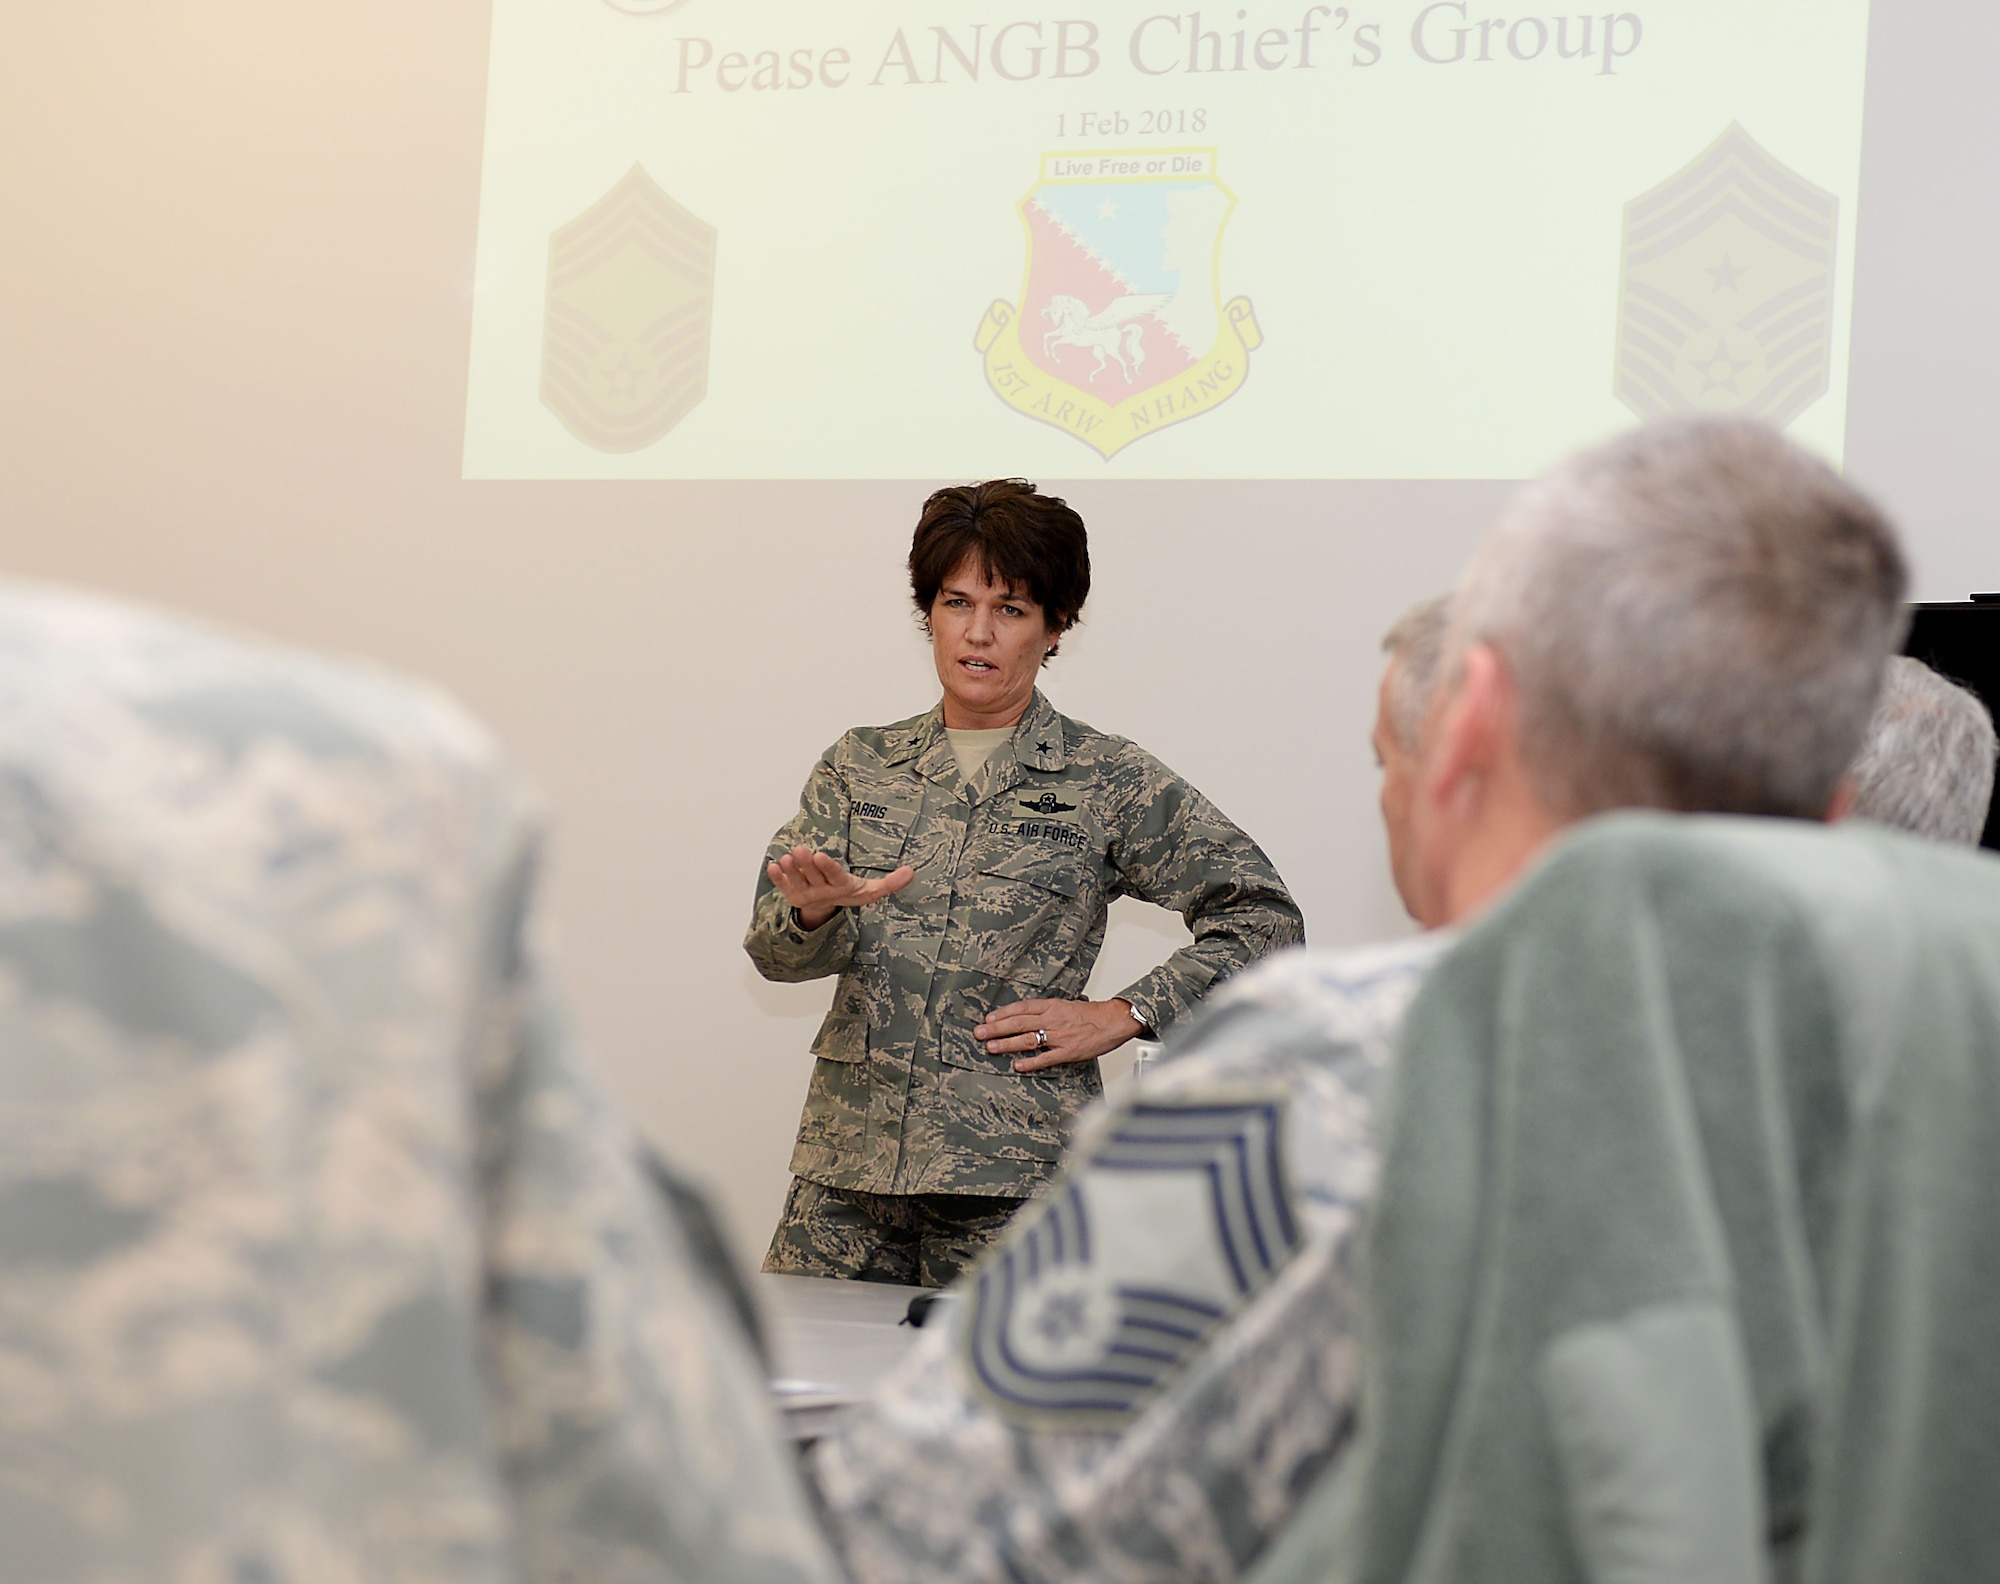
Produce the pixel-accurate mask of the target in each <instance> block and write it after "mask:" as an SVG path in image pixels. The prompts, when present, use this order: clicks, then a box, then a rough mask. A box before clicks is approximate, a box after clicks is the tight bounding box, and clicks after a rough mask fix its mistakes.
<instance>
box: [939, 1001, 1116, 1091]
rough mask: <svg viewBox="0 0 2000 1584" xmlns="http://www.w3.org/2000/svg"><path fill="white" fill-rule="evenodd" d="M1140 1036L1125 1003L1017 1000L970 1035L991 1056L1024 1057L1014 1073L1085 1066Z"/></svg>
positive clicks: (992, 1015) (997, 1011) (993, 1015)
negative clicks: (1012, 1053)
mask: <svg viewBox="0 0 2000 1584" xmlns="http://www.w3.org/2000/svg"><path fill="white" fill-rule="evenodd" d="M1140 1032H1142V1028H1141V1025H1140V1023H1139V1020H1138V1019H1137V1018H1136V1017H1134V1016H1133V1015H1132V1003H1131V1002H1129V1001H1015V1002H1013V1003H1011V1004H1009V1005H1007V1006H1004V1007H999V1008H997V1009H996V1010H994V1011H992V1012H989V1013H987V1014H986V1021H985V1022H984V1023H982V1024H980V1025H979V1027H978V1028H976V1029H974V1030H973V1031H972V1037H973V1038H974V1039H976V1040H980V1041H983V1042H984V1043H985V1046H986V1049H987V1050H988V1051H989V1052H990V1053H991V1054H992V1055H995V1056H1004V1055H1005V1054H1006V1053H1007V1052H1009V1051H1021V1052H1023V1053H1024V1054H1023V1055H1022V1057H1021V1059H1020V1060H1019V1061H1017V1062H1015V1063H1014V1071H1016V1072H1017V1073H1031V1072H1039V1071H1040V1070H1041V1069H1042V1068H1044V1067H1059V1066H1061V1065H1062V1064H1063V1063H1064V1062H1080V1061H1089V1060H1090V1059H1091V1057H1093V1056H1102V1055H1103V1054H1104V1053H1105V1052H1106V1051H1114V1050H1116V1049H1117V1048H1118V1047H1119V1046H1120V1045H1123V1044H1124V1043H1125V1042H1126V1041H1127V1040H1128V1039H1130V1038H1132V1036H1133V1035H1135V1034H1138V1033H1140Z"/></svg>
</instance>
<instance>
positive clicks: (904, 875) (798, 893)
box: [764, 847, 917, 930]
mask: <svg viewBox="0 0 2000 1584" xmlns="http://www.w3.org/2000/svg"><path fill="white" fill-rule="evenodd" d="M764 872H765V873H766V874H768V875H769V876H770V877H771V884H772V885H774V886H776V887H777V888H778V889H779V890H780V891H782V892H783V893H784V895H785V900H786V901H787V902H789V903H791V905H792V906H793V907H795V908H797V909H798V912H799V922H800V923H801V924H803V925H804V926H805V927H806V928H807V929H809V930H816V929H818V928H819V927H820V925H822V924H824V923H825V922H826V921H827V920H828V919H830V918H832V917H833V915H834V913H835V912H836V911H837V910H838V909H840V908H844V907H866V906H867V905H868V904H869V903H870V902H879V901H881V900H882V898H883V897H885V896H892V895H894V894H895V893H896V892H898V891H900V890H902V889H903V887H904V886H906V885H908V884H909V883H910V882H911V881H912V880H914V879H916V877H917V871H916V870H914V869H912V868H911V867H910V866H909V865H908V864H904V865H903V867H902V868H900V869H898V870H896V871H894V872H893V873H891V874H885V875H883V876H882V877H881V878H880V879H879V880H863V879H862V878H861V877H860V876H859V875H857V874H853V873H850V872H849V871H848V870H846V869H844V868H842V867H841V865H840V863H839V862H838V860H836V859H833V858H829V857H828V856H827V855H826V854H825V853H821V852H814V851H813V850H812V849H811V848H810V847H794V848H793V849H792V850H791V851H790V852H788V853H786V854H785V856H784V857H782V858H780V859H779V860H778V861H777V862H776V863H773V864H766V865H765V866H764Z"/></svg>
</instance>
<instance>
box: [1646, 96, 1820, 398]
mask: <svg viewBox="0 0 2000 1584" xmlns="http://www.w3.org/2000/svg"><path fill="white" fill-rule="evenodd" d="M1839 221H1840V205H1839V201H1838V200H1837V199H1836V198H1835V197H1834V196H1833V195H1832V194H1831V193H1827V192H1822V191H1821V190H1820V189H1819V188H1817V187H1815V186H1813V185H1812V183H1810V182H1808V181H1807V180H1805V178H1804V177H1802V176H1800V175H1798V174H1797V173H1796V172H1795V171H1790V170H1787V169H1786V168H1785V167H1784V166H1783V165H1781V164H1779V163H1778V162H1777V160H1775V159H1773V158H1772V157H1771V155H1770V154H1769V153H1767V152H1766V151H1765V150H1764V149H1763V148H1761V147H1759V146H1758V144H1757V143H1756V141H1755V140H1754V139H1753V138H1752V137H1751V136H1750V134H1749V133H1747V132H1745V131H1744V130H1743V128H1742V127H1740V126H1737V125H1734V124H1732V125H1731V126H1730V127H1729V129H1728V130H1727V131H1726V132H1724V133H1723V134H1722V136H1721V137H1719V138H1717V139H1716V140H1715V142H1714V143H1712V144H1711V145H1710V146H1709V147H1708V148H1707V149H1706V150H1705V151H1704V152H1703V153H1702V154H1701V155H1700V156H1699V157H1698V158H1697V159H1696V160H1695V161H1694V163H1693V164H1691V165H1689V166H1688V167H1687V168H1686V169H1685V170H1683V171H1681V172H1680V173H1679V174H1678V175H1676V176H1673V177H1671V178H1670V179H1669V180H1667V181H1666V182H1664V183H1662V184H1661V185H1660V186H1658V187H1655V188H1654V189H1653V190H1652V191H1651V192H1649V193H1646V194H1644V195H1643V196H1641V197H1638V198H1635V199H1633V200H1632V202H1631V203H1630V204H1628V205H1627V206H1626V209H1625V247H1624V279H1623V282H1622V287H1621V290H1620V293H1619V304H1618V354H1617V366H1616V372H1615V375H1614V384H1613V389H1614V390H1615V392H1616V394H1617V396H1618V399H1619V400H1620V401H1622V402H1624V404H1625V405H1626V406H1627V407H1630V408H1631V409H1632V410H1633V411H1634V412H1635V413H1637V414H1638V415H1639V416H1640V417H1641V418H1658V417H1662V416H1665V415H1667V414H1670V413H1686V412H1712V413H1736V414H1741V415H1743V416H1745V417H1751V418H1762V419H1764V420H1766V421H1767V422H1769V423H1773V424H1776V425H1778V426H1779V427H1783V426H1784V425H1786V424H1788V423H1790V422H1791V421H1792V420H1793V419H1794V418H1796V417H1798V416H1799V414H1800V413H1802V412H1804V411H1805V410H1806V409H1807V408H1808V407H1810V406H1812V404H1813V403H1814V402H1816V401H1817V400H1819V398H1820V397H1821V396H1823V395H1824V394H1825V393H1826V389H1827V380H1828V374H1829V370H1830V368H1831V366H1832V361H1833V273H1834V251H1835V247H1836V244H1837V242H1838V239H1839V234H1840V225H1839Z"/></svg>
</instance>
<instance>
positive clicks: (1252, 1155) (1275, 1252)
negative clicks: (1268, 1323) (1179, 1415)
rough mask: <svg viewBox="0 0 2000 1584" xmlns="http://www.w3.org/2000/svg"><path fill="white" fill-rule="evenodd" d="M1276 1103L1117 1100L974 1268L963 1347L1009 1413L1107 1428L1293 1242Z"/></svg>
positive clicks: (1234, 1098)
mask: <svg viewBox="0 0 2000 1584" xmlns="http://www.w3.org/2000/svg"><path fill="white" fill-rule="evenodd" d="M1284 1104H1285V1102H1284V1099H1283V1097H1282V1096H1281V1095H1280V1094H1278V1093H1276V1092H1274V1091H1264V1092H1258V1093H1254V1094H1247V1093H1244V1092H1242V1091H1236V1092H1234V1093H1232V1094H1231V1095H1230V1096H1229V1097H1228V1098H1226V1099H1217V1098H1205V1099H1195V1098H1186V1099H1152V1100H1141V1101H1137V1102H1135V1103H1133V1104H1132V1105H1131V1106H1129V1107H1128V1108H1127V1109H1126V1110H1125V1111H1124V1112H1123V1114H1121V1115H1120V1116H1118V1117H1117V1118H1115V1119H1114V1120H1113V1121H1111V1122H1110V1123H1109V1124H1108V1125H1107V1126H1106V1127H1104V1128H1103V1129H1101V1130H1100V1131H1098V1132H1097V1133H1096V1134H1095V1135H1094V1136H1093V1137H1091V1139H1090V1140H1089V1142H1088V1143H1087V1144H1085V1145H1084V1146H1083V1148H1082V1149H1081V1151H1080V1152H1079V1154H1078V1155H1077V1156H1076V1157H1073V1158H1072V1161H1071V1163H1070V1166H1069V1168H1068V1170H1067V1171H1066V1172H1065V1174H1064V1175H1063V1177H1062V1178H1061V1179H1060V1180H1059V1181H1058V1182H1057V1183H1056V1184H1055V1186H1054V1187H1053V1188H1052V1189H1051V1190H1050V1192H1049V1193H1048V1194H1047V1195H1046V1196H1045V1197H1044V1198H1043V1199H1042V1200H1041V1201H1040V1202H1038V1203H1037V1204H1035V1205H1032V1206H1030V1207H1029V1208H1028V1210H1027V1211H1026V1212H1025V1213H1024V1214H1023V1215H1022V1217H1021V1218H1020V1219H1019V1220H1017V1221H1016V1222H1015V1224H1014V1225H1013V1226H1012V1227H1010V1228H1009V1229H1008V1232H1007V1235H1006V1236H1005V1237H1004V1238H1003V1239H1002V1240H1001V1242H1000V1243H999V1244H998V1245H997V1246H996V1247H995V1248H994V1249H993V1250H992V1252H990V1253H989V1254H988V1255H987V1256H986V1257H985V1258H984V1259H982V1260H981V1261H980V1263H979V1265H978V1266H977V1268H976V1269H975V1271H974V1272H973V1275H972V1278H971V1280H970V1282H969V1283H968V1284H967V1285H968V1286H969V1287H970V1289H971V1290H970V1292H969V1294H968V1298H969V1302H968V1303H967V1306H966V1311H965V1313H964V1315H963V1316H962V1317H961V1320H960V1324H959V1332H958V1335H959V1340H960V1345H961V1346H962V1347H963V1348H964V1349H965V1351H966V1355H967V1362H968V1364H969V1366H970V1369H971V1373H972V1377H973V1379H974V1380H975V1381H976V1382H977V1383H978V1386H979V1389H980V1390H981V1391H982V1392H983V1393H984V1394H985V1395H986V1396H988V1397H989V1398H990V1399H991V1400H992V1401H993V1402H994V1403H995V1404H996V1405H997V1406H999V1407H1000V1409H1001V1410H1002V1411H1003V1412H1005V1413H1006V1414H1007V1415H1008V1416H1009V1417H1010V1418H1014V1419H1016V1420H1022V1421H1028V1422H1032V1423H1036V1424H1041V1425H1046V1426H1050V1427H1057V1428H1065V1427H1066V1428H1072V1429H1086V1428H1093V1427H1097V1428H1116V1427H1117V1426H1118V1425H1120V1424H1121V1423H1123V1422H1124V1421H1126V1420H1128V1419H1129V1418H1130V1417H1131V1416H1132V1415H1134V1414H1135V1413H1137V1412H1138V1411H1139V1409H1140V1408H1141V1407H1142V1406H1143V1405H1144V1403H1145V1401H1146V1400H1147V1398H1148V1397H1149V1396H1151V1395H1152V1394H1153V1393H1154V1392H1155V1391H1156V1390H1157V1389H1158V1388H1159V1387H1160V1386H1161V1384H1162V1383H1163V1382H1165V1381H1166V1380H1167V1378H1168V1377H1169V1376H1171V1375H1173V1374H1174V1373H1175V1372H1176V1371H1177V1370H1178V1369H1179V1368H1180V1367H1181V1366H1182V1365H1184V1364H1185V1363H1186V1362H1187V1361H1188V1360H1189V1359H1191V1358H1192V1357H1193V1356H1194V1355H1195V1354H1196V1353H1197V1352H1198V1351H1199V1350H1200V1348H1201V1346H1202V1344H1203V1343H1204V1342H1205V1341H1206V1340H1207V1339H1208V1338H1209V1337H1210V1336H1211V1335H1212V1334H1213V1333H1214V1332H1215V1331H1216V1330H1217V1329H1218V1328H1220V1327H1221V1326H1223V1325H1225V1324H1227V1323H1228V1321H1229V1320H1230V1318H1231V1317H1232V1316H1234V1315H1235V1314H1236V1313H1237V1312H1238V1311H1240V1310H1241V1309H1242V1308H1243V1306H1244V1304H1246V1303H1247V1302H1248V1301H1249V1300H1250V1298H1251V1297H1252V1296H1253V1295H1254V1294H1255V1293H1256V1292H1257V1291H1258V1290H1259V1289H1260V1288H1262V1287H1263V1286H1264V1285H1265V1283H1266V1282H1268V1281H1269V1280H1270V1279H1271V1277H1272V1276H1273V1275H1275V1274H1276V1273H1277V1271H1278V1270H1280V1269H1281V1268H1282V1267H1283V1266H1284V1264H1285V1263H1286V1261H1287V1260H1289V1259H1290V1258H1291V1257H1292V1255H1293V1253H1294V1252H1295V1251H1296V1250H1297V1248H1298V1246H1299V1231H1298V1222H1297V1219H1296V1217H1295V1216H1294V1215H1293V1212H1292V1204H1291V1191H1290V1186H1289V1184H1288V1182H1287V1180H1286V1175H1285V1168H1284V1160H1283V1154H1282V1141H1281V1133H1282V1122H1283V1116H1284Z"/></svg>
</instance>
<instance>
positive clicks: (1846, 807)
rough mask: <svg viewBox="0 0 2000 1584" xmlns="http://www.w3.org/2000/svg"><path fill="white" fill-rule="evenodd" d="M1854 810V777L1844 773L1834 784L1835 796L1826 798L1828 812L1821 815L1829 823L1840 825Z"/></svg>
mask: <svg viewBox="0 0 2000 1584" xmlns="http://www.w3.org/2000/svg"><path fill="white" fill-rule="evenodd" d="M1853 812H1854V777H1853V776H1851V775H1844V776H1842V777H1841V778H1840V779H1839V780H1838V781H1836V782H1834V784H1833V796H1832V797H1830V798H1828V799H1827V800H1826V812H1825V813H1824V814H1822V815H1821V816H1820V818H1822V819H1823V820H1825V821H1826V822H1827V824H1829V825H1838V824H1839V823H1840V822H1841V821H1842V820H1844V819H1846V818H1847V816H1848V815H1850V814H1852V813H1853Z"/></svg>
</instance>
